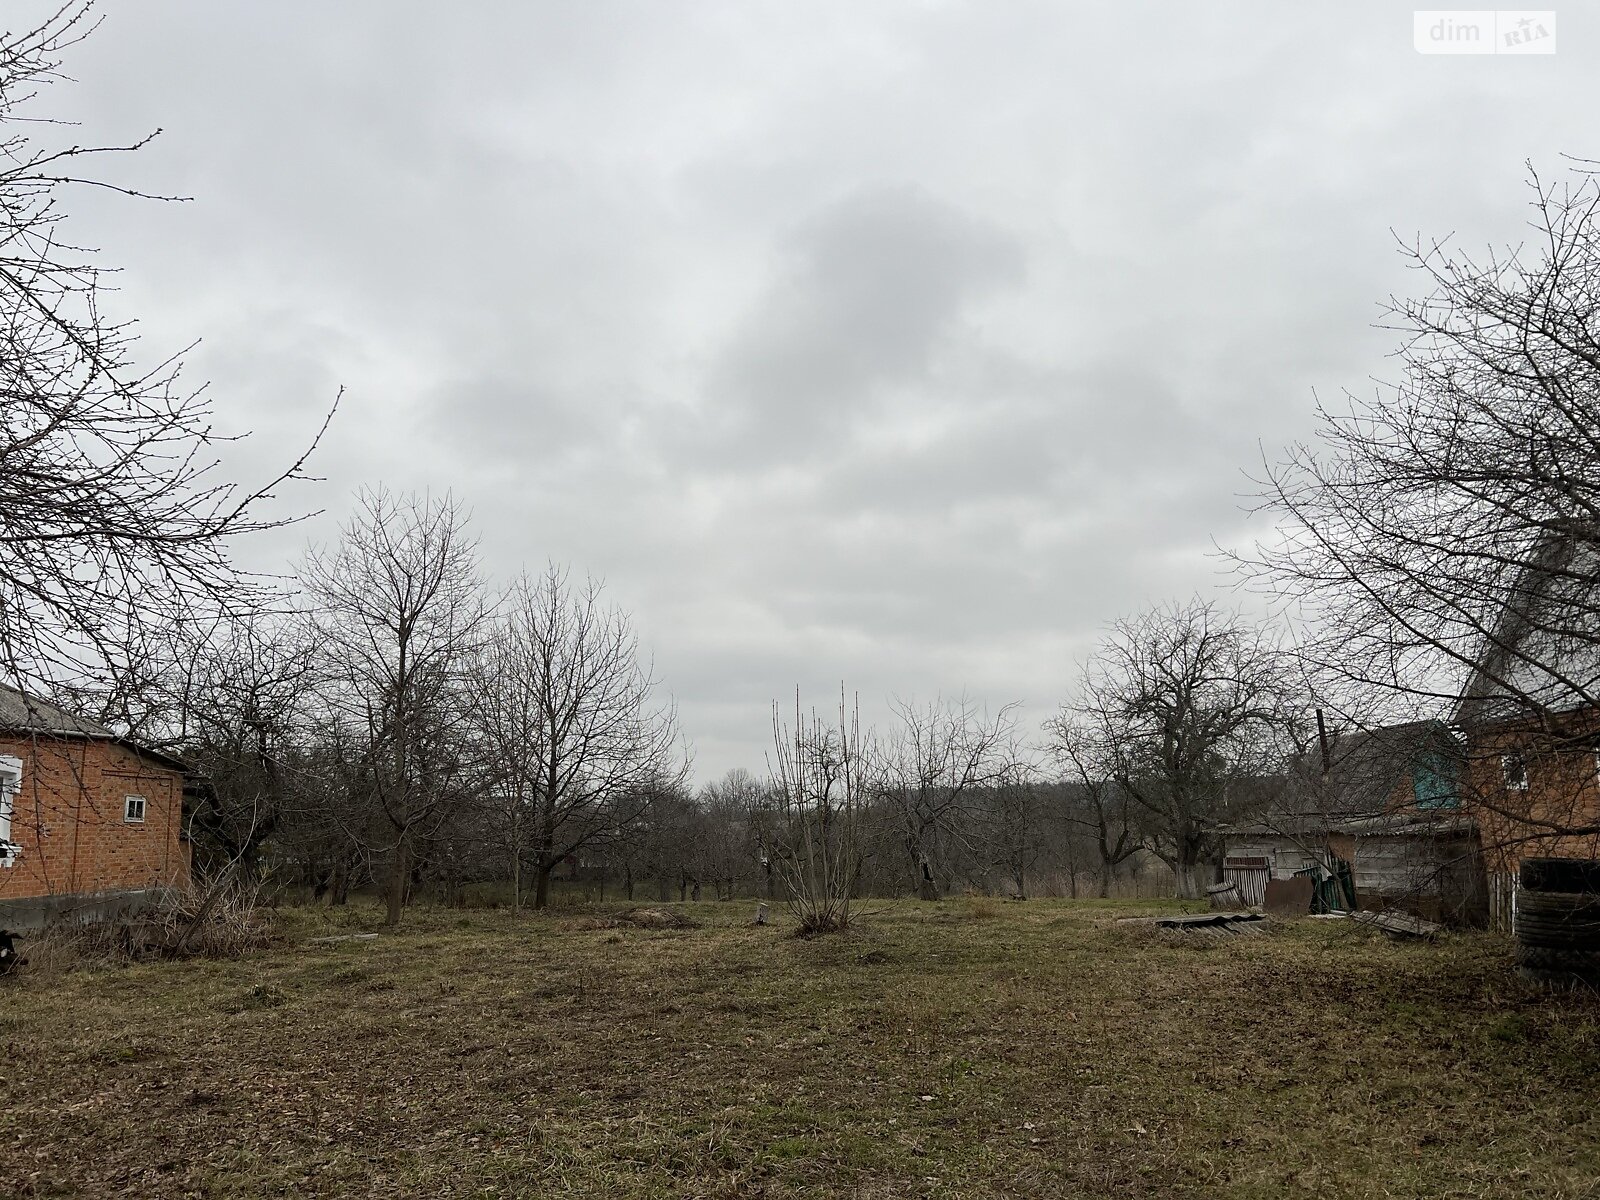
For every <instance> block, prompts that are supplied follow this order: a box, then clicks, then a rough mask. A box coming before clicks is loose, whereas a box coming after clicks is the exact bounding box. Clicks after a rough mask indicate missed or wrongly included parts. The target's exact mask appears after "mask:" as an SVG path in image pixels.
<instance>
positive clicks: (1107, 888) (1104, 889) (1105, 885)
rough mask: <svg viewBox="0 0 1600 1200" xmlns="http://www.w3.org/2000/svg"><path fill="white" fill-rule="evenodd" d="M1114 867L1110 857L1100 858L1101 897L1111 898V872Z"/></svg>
mask: <svg viewBox="0 0 1600 1200" xmlns="http://www.w3.org/2000/svg"><path fill="white" fill-rule="evenodd" d="M1114 869H1115V868H1114V867H1113V865H1112V862H1111V860H1110V859H1109V858H1102V859H1101V860H1100V899H1102V900H1109V899H1110V898H1111V872H1112V871H1113V870H1114Z"/></svg>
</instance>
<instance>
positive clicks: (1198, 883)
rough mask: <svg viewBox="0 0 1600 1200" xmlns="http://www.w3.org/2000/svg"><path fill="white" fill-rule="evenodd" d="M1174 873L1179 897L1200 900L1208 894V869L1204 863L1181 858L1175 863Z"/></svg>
mask: <svg viewBox="0 0 1600 1200" xmlns="http://www.w3.org/2000/svg"><path fill="white" fill-rule="evenodd" d="M1172 873H1173V875H1174V876H1175V881H1176V884H1177V892H1178V899H1180V900H1198V899H1200V898H1201V897H1202V896H1204V895H1205V894H1206V889H1205V885H1206V883H1207V882H1208V880H1207V879H1206V870H1205V867H1204V865H1203V864H1202V863H1200V862H1198V861H1195V860H1193V859H1189V858H1187V857H1185V858H1180V859H1179V860H1178V861H1177V863H1175V864H1174V865H1173V868H1172Z"/></svg>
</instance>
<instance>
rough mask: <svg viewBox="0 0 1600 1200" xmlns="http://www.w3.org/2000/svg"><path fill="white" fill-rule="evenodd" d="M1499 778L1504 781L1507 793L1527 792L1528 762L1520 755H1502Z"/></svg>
mask: <svg viewBox="0 0 1600 1200" xmlns="http://www.w3.org/2000/svg"><path fill="white" fill-rule="evenodd" d="M1500 778H1501V780H1503V781H1504V783H1505V785H1506V791H1508V792H1525V791H1527V790H1528V760H1527V759H1525V758H1523V757H1522V755H1520V754H1502V755H1501V756H1500Z"/></svg>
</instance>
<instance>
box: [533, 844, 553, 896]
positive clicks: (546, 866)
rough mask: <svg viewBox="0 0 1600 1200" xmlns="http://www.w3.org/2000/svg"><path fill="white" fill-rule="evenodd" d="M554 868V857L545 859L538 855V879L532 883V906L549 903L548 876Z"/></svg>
mask: <svg viewBox="0 0 1600 1200" xmlns="http://www.w3.org/2000/svg"><path fill="white" fill-rule="evenodd" d="M555 869H556V860H555V859H548V860H547V859H546V858H544V857H543V856H541V857H540V859H539V875H538V880H537V882H536V883H535V884H534V891H533V906H534V908H544V907H546V906H547V905H549V903H550V876H551V875H552V874H554V873H555Z"/></svg>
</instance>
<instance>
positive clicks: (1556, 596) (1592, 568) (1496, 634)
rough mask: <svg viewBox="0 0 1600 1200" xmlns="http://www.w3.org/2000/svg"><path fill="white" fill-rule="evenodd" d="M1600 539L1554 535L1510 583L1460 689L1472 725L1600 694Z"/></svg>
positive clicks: (1577, 704) (1461, 709) (1576, 704)
mask: <svg viewBox="0 0 1600 1200" xmlns="http://www.w3.org/2000/svg"><path fill="white" fill-rule="evenodd" d="M1597 589H1600V545H1597V544H1596V542H1595V541H1594V540H1592V539H1589V538H1585V539H1582V540H1580V539H1578V538H1576V537H1560V536H1557V535H1554V534H1552V535H1550V536H1549V537H1548V538H1546V540H1545V541H1544V543H1543V544H1542V545H1541V546H1540V547H1539V548H1538V550H1537V552H1536V553H1535V555H1534V557H1533V561H1531V562H1530V563H1529V564H1528V565H1527V567H1525V568H1524V569H1523V571H1522V572H1521V573H1520V574H1519V575H1518V577H1517V579H1516V580H1515V581H1514V582H1513V584H1512V585H1511V587H1510V588H1509V589H1508V594H1507V597H1506V601H1505V605H1504V607H1503V608H1502V610H1501V613H1500V617H1499V619H1498V621H1497V622H1496V624H1495V627H1494V628H1493V629H1492V630H1491V631H1490V632H1489V633H1488V635H1487V636H1486V637H1485V638H1484V639H1483V647H1482V649H1481V650H1480V652H1479V654H1478V661H1477V663H1476V665H1475V667H1474V670H1473V672H1472V677H1471V679H1469V680H1468V682H1467V686H1466V688H1465V689H1464V690H1463V692H1462V695H1461V700H1460V703H1459V704H1458V706H1457V708H1456V714H1455V720H1456V721H1457V723H1459V724H1464V725H1471V724H1480V723H1484V722H1493V721H1500V720H1505V719H1508V718H1513V717H1519V716H1529V715H1533V714H1536V713H1540V712H1550V713H1559V712H1569V711H1571V710H1573V709H1577V708H1581V707H1584V706H1586V705H1589V704H1594V703H1596V701H1597V700H1600V591H1597Z"/></svg>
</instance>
